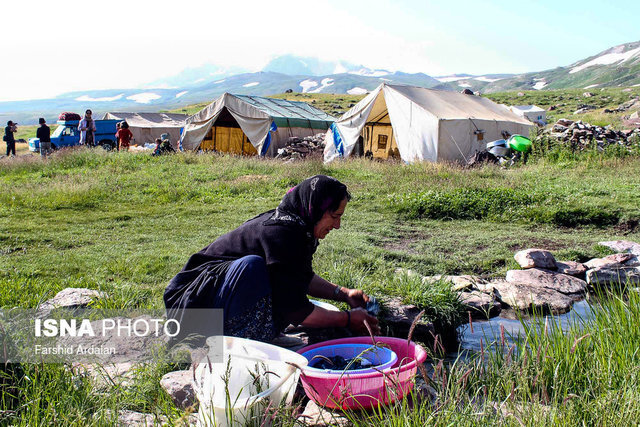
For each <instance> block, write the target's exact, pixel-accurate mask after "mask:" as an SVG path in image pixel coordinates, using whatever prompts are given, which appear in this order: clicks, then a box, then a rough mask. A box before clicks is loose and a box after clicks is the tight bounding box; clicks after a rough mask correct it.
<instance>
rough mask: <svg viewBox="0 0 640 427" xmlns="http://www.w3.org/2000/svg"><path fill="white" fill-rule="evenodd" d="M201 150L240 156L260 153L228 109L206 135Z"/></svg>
mask: <svg viewBox="0 0 640 427" xmlns="http://www.w3.org/2000/svg"><path fill="white" fill-rule="evenodd" d="M200 148H201V149H202V150H203V151H218V152H223V153H231V154H240V155H250V156H253V155H257V154H258V151H257V150H256V148H255V147H254V146H253V145H252V144H251V142H250V141H249V138H247V135H245V133H244V132H243V131H242V129H241V128H240V125H239V124H238V121H237V120H236V119H235V118H234V117H233V116H232V115H231V113H230V112H229V110H227V108H226V107H224V108H223V109H222V111H220V114H219V115H218V117H217V118H216V120H215V122H214V123H213V124H212V126H211V128H210V129H209V131H208V132H207V134H206V135H205V137H204V139H203V140H202V143H201V144H200Z"/></svg>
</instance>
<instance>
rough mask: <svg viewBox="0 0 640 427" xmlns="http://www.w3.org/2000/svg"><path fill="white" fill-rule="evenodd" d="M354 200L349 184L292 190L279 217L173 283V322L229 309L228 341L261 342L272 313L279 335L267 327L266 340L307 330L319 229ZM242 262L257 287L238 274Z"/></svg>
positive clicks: (311, 182) (269, 215)
mask: <svg viewBox="0 0 640 427" xmlns="http://www.w3.org/2000/svg"><path fill="white" fill-rule="evenodd" d="M347 194H348V193H347V191H346V187H345V186H344V185H343V184H341V183H339V182H338V181H336V180H334V179H333V178H329V177H325V176H322V175H319V176H316V177H313V178H310V179H307V180H305V181H303V182H302V183H301V184H299V185H298V186H296V187H294V188H293V189H291V190H289V192H288V193H287V194H286V195H285V196H284V198H283V199H282V202H281V203H280V205H279V206H278V208H276V209H275V210H271V211H267V212H264V213H262V214H260V215H258V216H256V217H255V218H253V219H250V220H249V221H247V222H245V223H244V224H242V225H241V226H240V227H238V228H236V229H235V230H233V231H231V232H229V233H227V234H224V235H222V236H220V237H219V238H218V239H217V240H216V241H214V242H213V243H211V244H210V245H209V246H207V247H206V248H204V249H202V250H201V251H200V252H198V253H196V254H194V255H192V256H191V258H189V261H188V262H187V264H186V265H185V266H184V268H183V269H182V271H181V272H180V273H178V274H177V275H176V276H175V277H174V278H173V279H172V280H171V281H170V283H169V286H168V287H167V289H166V290H165V293H164V302H165V306H166V308H167V316H168V317H172V318H178V317H179V316H180V311H181V310H183V309H186V308H223V309H224V322H225V324H224V328H225V334H227V335H228V334H233V335H234V336H241V337H250V336H255V332H251V330H250V329H251V326H250V325H251V324H252V323H253V322H258V323H261V324H263V325H264V323H265V322H267V320H266V319H268V311H269V310H270V311H271V314H272V316H271V321H272V323H273V328H268V327H267V326H263V327H264V328H266V330H267V332H268V333H265V336H266V335H269V336H271V335H272V333H271V332H273V333H274V334H275V333H277V332H280V331H281V330H283V329H284V328H285V327H286V326H288V325H289V324H294V325H297V324H300V323H302V322H303V321H304V319H306V318H307V316H309V314H311V312H312V311H313V308H314V306H313V304H312V303H311V302H310V301H309V299H308V298H307V293H308V290H309V283H310V282H311V279H312V278H313V276H314V272H313V267H312V259H313V254H314V253H315V251H316V248H317V246H318V241H317V239H316V238H315V237H314V235H313V227H314V225H315V223H316V222H317V221H318V220H319V219H320V218H321V217H322V215H323V214H324V212H325V211H326V210H327V209H328V208H329V207H331V206H333V205H334V203H333V201H337V204H339V203H340V201H342V200H343V199H344V198H345V197H347ZM246 258H249V260H247V259H246ZM239 260H244V261H243V263H244V264H242V265H243V266H244V267H243V268H244V269H247V270H248V271H249V272H250V274H249V273H245V275H244V276H246V275H247V274H249V275H250V276H251V277H252V279H251V280H247V281H243V280H242V279H243V275H242V274H237V273H235V270H233V269H234V268H239V267H234V265H236V264H234V262H237V261H239ZM247 262H248V263H249V264H247ZM247 265H250V267H247ZM260 266H263V268H261V267H260ZM265 310H266V311H265ZM264 340H267V339H264Z"/></svg>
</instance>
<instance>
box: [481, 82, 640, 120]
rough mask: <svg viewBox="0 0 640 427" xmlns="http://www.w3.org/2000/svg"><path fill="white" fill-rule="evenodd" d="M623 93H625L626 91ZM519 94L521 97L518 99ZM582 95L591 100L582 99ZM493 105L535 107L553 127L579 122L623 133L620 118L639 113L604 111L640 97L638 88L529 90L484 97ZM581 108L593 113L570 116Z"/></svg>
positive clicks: (583, 97) (492, 94)
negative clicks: (565, 121) (560, 122)
mask: <svg viewBox="0 0 640 427" xmlns="http://www.w3.org/2000/svg"><path fill="white" fill-rule="evenodd" d="M625 90H626V91H625ZM519 93H521V94H522V96H520V95H518V94H519ZM585 93H590V94H592V96H590V97H585V96H584V94H585ZM483 96H486V97H487V98H489V99H491V100H492V101H495V102H498V103H500V104H506V105H531V104H533V105H537V106H539V107H542V108H544V109H545V110H548V109H549V107H552V106H553V107H555V109H554V110H553V111H547V121H548V122H549V123H550V124H553V123H555V122H556V121H557V120H558V119H560V118H563V117H564V118H568V119H571V120H582V121H584V122H587V123H590V124H592V125H597V126H607V125H612V126H613V127H614V128H616V129H622V128H623V127H624V126H623V124H622V117H623V116H628V115H630V114H631V113H633V112H634V111H637V110H638V109H637V108H635V109H632V110H629V111H626V112H620V113H605V112H604V110H605V109H607V108H608V109H612V110H613V109H615V108H617V107H618V106H620V105H621V104H623V103H625V102H627V101H629V100H631V99H634V98H637V97H640V88H638V87H634V88H627V89H624V88H606V89H563V90H537V91H536V90H531V91H524V92H498V93H490V94H486V95H483ZM583 104H587V105H591V106H593V107H595V109H594V110H591V111H588V112H586V113H582V114H573V113H574V112H575V111H577V110H578V109H579V108H581V106H582V105H583Z"/></svg>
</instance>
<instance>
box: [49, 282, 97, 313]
mask: <svg viewBox="0 0 640 427" xmlns="http://www.w3.org/2000/svg"><path fill="white" fill-rule="evenodd" d="M106 296H107V294H106V293H104V292H101V291H96V290H95V289H87V288H66V289H63V290H61V291H60V292H58V293H57V294H56V296H54V297H53V298H51V299H49V300H47V301H45V302H43V303H42V304H40V307H38V314H39V315H43V316H46V315H47V314H49V313H50V312H51V310H53V309H56V308H67V309H78V308H85V307H88V306H89V304H91V303H92V302H93V301H94V300H95V299H98V298H106Z"/></svg>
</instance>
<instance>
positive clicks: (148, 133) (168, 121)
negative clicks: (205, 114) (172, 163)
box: [103, 113, 189, 148]
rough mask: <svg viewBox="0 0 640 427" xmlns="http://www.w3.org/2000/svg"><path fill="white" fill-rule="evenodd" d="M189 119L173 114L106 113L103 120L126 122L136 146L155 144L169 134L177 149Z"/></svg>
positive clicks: (184, 115) (183, 115) (182, 115)
mask: <svg viewBox="0 0 640 427" xmlns="http://www.w3.org/2000/svg"><path fill="white" fill-rule="evenodd" d="M188 117H189V116H187V115H186V114H172V113H105V115H104V117H103V119H105V120H121V121H122V120H126V122H127V123H128V124H129V130H130V131H131V133H132V134H133V141H132V143H133V144H135V145H144V144H147V143H149V144H153V143H154V142H155V140H156V138H160V135H162V134H163V133H168V134H169V135H170V136H171V143H172V144H173V147H174V148H177V147H178V141H180V133H181V131H182V128H183V127H184V125H185V121H186V120H187V118H188Z"/></svg>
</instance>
